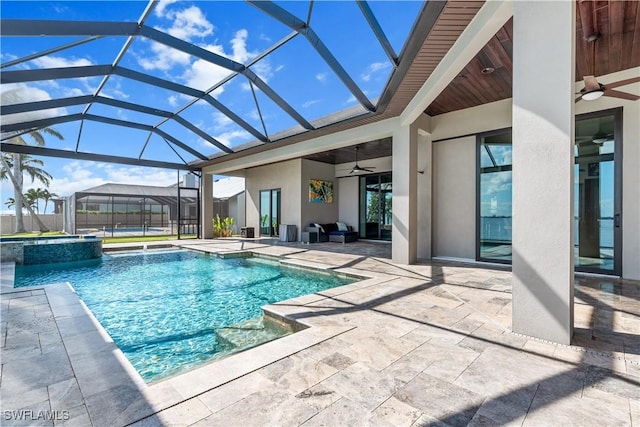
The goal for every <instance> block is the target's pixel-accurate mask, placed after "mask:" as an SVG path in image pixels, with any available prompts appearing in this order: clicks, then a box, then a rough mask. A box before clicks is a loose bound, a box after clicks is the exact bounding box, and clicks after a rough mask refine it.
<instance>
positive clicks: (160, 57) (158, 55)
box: [138, 42, 191, 71]
mask: <svg viewBox="0 0 640 427" xmlns="http://www.w3.org/2000/svg"><path fill="white" fill-rule="evenodd" d="M151 50H152V51H153V53H154V56H152V57H149V58H138V64H140V66H141V67H142V68H144V69H145V70H147V71H150V70H161V71H168V70H170V69H171V68H173V67H175V66H177V65H182V66H187V65H189V63H190V62H191V57H190V56H189V55H188V54H186V53H184V52H182V51H180V50H177V49H174V48H172V47H169V46H166V45H163V44H160V43H157V42H152V43H151Z"/></svg>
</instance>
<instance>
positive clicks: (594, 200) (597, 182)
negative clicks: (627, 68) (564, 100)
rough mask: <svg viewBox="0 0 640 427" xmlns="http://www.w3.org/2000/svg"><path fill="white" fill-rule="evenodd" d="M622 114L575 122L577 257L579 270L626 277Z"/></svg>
mask: <svg viewBox="0 0 640 427" xmlns="http://www.w3.org/2000/svg"><path fill="white" fill-rule="evenodd" d="M621 117H622V111H621V109H615V110H606V111H599V112H596V113H589V114H584V115H581V116H578V117H577V118H576V144H575V165H574V185H575V186H574V254H575V268H576V270H577V271H584V272H590V273H604V274H615V275H620V274H621V273H622V257H621V255H622V251H621V249H622V219H621V211H622V209H621V208H622V206H621V202H622V200H621V199H622V197H621V194H622V191H621V187H622V185H621V183H622V168H621V161H620V159H619V158H620V153H621V152H622V151H621V149H622V132H621V130H622V118H621Z"/></svg>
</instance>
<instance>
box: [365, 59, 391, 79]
mask: <svg viewBox="0 0 640 427" xmlns="http://www.w3.org/2000/svg"><path fill="white" fill-rule="evenodd" d="M390 66H391V64H390V63H389V62H374V63H373V64H369V66H368V67H367V71H366V72H365V73H364V74H362V76H361V77H360V78H361V79H362V80H363V81H365V82H368V81H369V80H371V78H372V77H373V76H374V74H376V73H377V72H378V71H382V70H385V69H387V68H389V67H390Z"/></svg>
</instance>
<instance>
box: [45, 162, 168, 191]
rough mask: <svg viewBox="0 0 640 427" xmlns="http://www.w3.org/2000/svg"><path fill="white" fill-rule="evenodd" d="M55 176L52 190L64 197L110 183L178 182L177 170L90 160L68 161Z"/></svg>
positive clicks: (145, 183) (154, 183)
mask: <svg viewBox="0 0 640 427" xmlns="http://www.w3.org/2000/svg"><path fill="white" fill-rule="evenodd" d="M54 178H55V179H54V180H53V181H52V182H51V187H50V189H49V191H51V192H54V193H56V194H58V195H59V196H61V197H64V196H70V195H71V194H73V193H75V192H78V191H82V190H86V189H88V188H92V187H97V186H98V185H102V184H106V183H116V184H143V185H149V183H153V185H156V186H169V185H172V184H175V182H176V174H175V171H168V170H164V169H153V168H143V167H135V166H119V165H113V164H105V163H102V164H101V163H94V162H86V161H83V162H80V161H73V162H70V163H67V164H66V165H64V166H63V168H62V176H59V177H58V176H54Z"/></svg>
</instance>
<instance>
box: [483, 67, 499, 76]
mask: <svg viewBox="0 0 640 427" xmlns="http://www.w3.org/2000/svg"><path fill="white" fill-rule="evenodd" d="M495 70H496V69H495V68H493V67H485V68H483V69H482V71H480V72H481V73H482V74H491V73H493V72H494V71H495Z"/></svg>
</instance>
